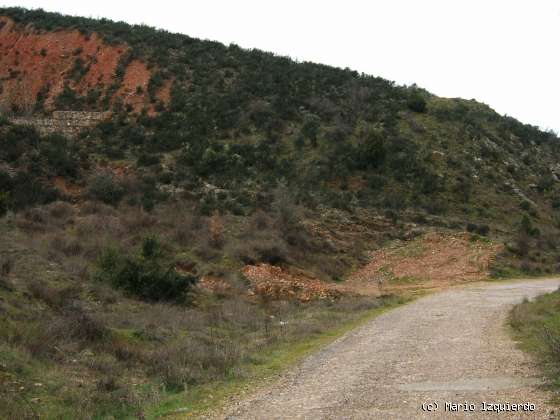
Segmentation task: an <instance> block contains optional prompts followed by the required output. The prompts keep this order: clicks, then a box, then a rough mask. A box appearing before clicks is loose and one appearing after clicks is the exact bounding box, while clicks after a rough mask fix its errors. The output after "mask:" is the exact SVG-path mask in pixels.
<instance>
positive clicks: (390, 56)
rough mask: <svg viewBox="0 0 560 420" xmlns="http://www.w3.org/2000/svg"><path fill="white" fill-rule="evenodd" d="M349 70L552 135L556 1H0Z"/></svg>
mask: <svg viewBox="0 0 560 420" xmlns="http://www.w3.org/2000/svg"><path fill="white" fill-rule="evenodd" d="M0 4H3V5H5V6H22V7H28V8H39V7H40V8H43V9H45V10H49V11H57V12H60V13H65V14H72V15H81V16H90V17H107V18H111V19H114V20H124V21H126V22H130V23H146V24H148V25H150V26H156V27H159V28H164V29H167V30H170V31H173V32H181V33H185V34H188V35H190V36H193V37H197V38H205V39H212V40H217V41H220V42H223V43H225V44H229V43H232V42H233V43H236V44H238V45H240V46H242V47H246V48H253V47H254V48H260V49H263V50H266V51H272V52H275V53H278V54H282V55H289V56H291V57H293V58H296V59H298V60H307V61H314V62H320V63H325V64H331V65H335V66H339V67H350V68H352V69H355V70H358V71H360V72H364V73H368V74H373V75H376V76H382V77H384V78H386V79H390V80H394V81H396V82H397V83H399V84H412V83H417V84H418V85H419V86H421V87H424V88H426V89H428V90H429V91H431V92H433V93H435V94H437V95H440V96H446V97H463V98H467V99H470V98H475V99H477V100H479V101H482V102H485V103H487V104H489V105H490V106H491V107H493V108H494V109H496V110H497V111H498V112H500V113H502V114H508V115H511V116H514V117H516V118H518V119H520V120H521V121H523V122H526V123H531V124H535V125H539V126H541V127H543V128H545V129H546V128H551V129H554V130H555V131H560V116H559V114H558V100H559V98H560V55H559V49H558V42H559V41H560V0H422V1H418V0H375V1H358V0H344V1H342V0H338V1H332V0H323V1H319V0H314V1H311V0H308V1H305V0H299V1H297V0H283V1H278V0H277V1H263V0H236V1H231V0H229V1H228V0H203V1H202V0H199V1H196V2H195V1H166V0H155V1H149V2H148V1H118V0H112V1H108V0H95V1H91V2H82V1H70V0H20V1H2V0H0Z"/></svg>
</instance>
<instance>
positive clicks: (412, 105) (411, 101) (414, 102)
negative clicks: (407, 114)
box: [407, 93, 426, 113]
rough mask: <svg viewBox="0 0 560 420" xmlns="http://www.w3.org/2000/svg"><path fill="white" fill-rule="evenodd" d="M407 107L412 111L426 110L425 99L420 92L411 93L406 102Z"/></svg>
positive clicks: (420, 111)
mask: <svg viewBox="0 0 560 420" xmlns="http://www.w3.org/2000/svg"><path fill="white" fill-rule="evenodd" d="M407 106H408V109H410V110H411V111H414V112H419V113H423V112H426V100H425V99H424V97H423V96H422V95H421V94H420V93H413V94H412V95H411V96H410V98H408V102H407Z"/></svg>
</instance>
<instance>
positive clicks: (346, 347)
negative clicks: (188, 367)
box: [219, 280, 560, 419]
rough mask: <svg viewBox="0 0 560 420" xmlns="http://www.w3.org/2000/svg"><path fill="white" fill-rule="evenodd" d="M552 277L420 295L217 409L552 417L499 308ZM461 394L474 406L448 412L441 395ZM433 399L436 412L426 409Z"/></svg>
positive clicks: (264, 414)
mask: <svg viewBox="0 0 560 420" xmlns="http://www.w3.org/2000/svg"><path fill="white" fill-rule="evenodd" d="M559 286H560V280H525V281H518V282H514V283H507V284H506V283H494V284H490V283H484V284H477V285H471V286H468V287H461V288H455V289H452V290H448V291H445V292H440V293H437V294H434V295H430V296H427V297H424V298H421V299H418V300H416V301H414V302H412V303H410V304H408V305H405V306H402V307H399V308H397V309H394V310H392V311H390V312H387V313H385V314H383V315H381V316H379V317H377V318H376V319H374V320H373V321H371V322H369V323H368V324H366V325H364V326H362V327H360V328H358V329H357V330H355V331H353V332H351V333H349V334H347V335H345V336H344V337H342V338H340V339H339V340H337V341H336V342H334V343H332V344H331V345H329V346H327V347H326V348H324V349H323V350H322V351H320V352H318V353H316V354H314V355H312V356H311V357H309V358H308V359H307V360H305V361H304V362H303V363H302V364H301V365H300V366H298V367H297V368H295V369H293V370H292V371H291V372H288V373H286V374H285V375H284V376H282V377H281V378H280V379H279V380H278V381H277V382H275V383H274V384H272V385H270V386H269V387H267V388H266V389H262V390H260V391H258V392H257V393H255V394H253V395H252V396H251V397H249V398H247V399H245V400H242V401H237V402H234V403H232V404H231V405H230V407H228V409H227V411H226V412H225V414H221V415H220V416H219V418H228V419H418V418H430V419H431V418H465V417H468V418H532V419H546V418H556V415H555V414H553V412H554V411H555V409H554V408H553V407H552V406H550V405H549V403H548V400H549V397H550V396H549V395H547V393H546V392H545V391H544V390H542V389H539V383H540V381H541V378H539V377H538V370H537V369H536V368H535V365H534V362H533V361H532V360H531V358H530V357H529V356H527V355H526V354H525V353H523V352H522V351H521V350H519V349H517V347H516V344H515V343H514V342H513V341H512V339H511V338H510V336H509V334H508V330H507V324H506V317H507V314H508V311H509V309H510V308H511V307H512V305H513V304H515V303H517V302H520V301H521V300H522V299H523V297H529V298H531V297H534V296H537V295H539V294H542V293H547V292H551V291H553V290H556V289H557V288H558V287H559ZM465 401H467V402H468V403H473V404H475V405H476V411H475V412H472V413H471V412H465V411H463V410H461V411H460V412H456V413H454V412H450V411H445V402H454V403H464V402H465ZM483 401H486V402H488V403H506V402H509V403H526V402H528V403H532V404H534V405H535V406H536V410H535V411H534V412H527V413H523V412H502V413H500V414H495V413H492V412H482V411H480V409H481V406H482V402H483ZM433 402H437V403H438V405H439V409H438V410H437V411H435V412H427V411H423V409H422V404H423V403H433ZM556 411H558V410H556Z"/></svg>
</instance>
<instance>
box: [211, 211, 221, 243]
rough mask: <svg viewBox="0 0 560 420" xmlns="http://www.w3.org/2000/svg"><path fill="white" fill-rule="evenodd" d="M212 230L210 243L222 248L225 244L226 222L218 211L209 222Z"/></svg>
mask: <svg viewBox="0 0 560 420" xmlns="http://www.w3.org/2000/svg"><path fill="white" fill-rule="evenodd" d="M208 229H209V231H210V244H211V245H212V246H213V247H215V248H221V247H222V245H223V244H224V223H223V221H222V218H221V217H220V215H219V214H218V213H214V214H213V215H212V217H210V220H209V222H208Z"/></svg>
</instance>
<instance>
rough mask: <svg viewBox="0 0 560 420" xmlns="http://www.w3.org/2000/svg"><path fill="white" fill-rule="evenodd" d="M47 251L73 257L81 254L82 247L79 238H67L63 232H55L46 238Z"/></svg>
mask: <svg viewBox="0 0 560 420" xmlns="http://www.w3.org/2000/svg"><path fill="white" fill-rule="evenodd" d="M47 243H48V245H49V253H50V252H57V253H61V254H63V255H64V256H66V257H75V256H78V255H81V254H82V251H83V247H82V244H81V242H80V241H79V240H77V239H73V238H68V237H67V235H64V234H63V233H57V234H54V235H52V236H50V237H48V238H47Z"/></svg>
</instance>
